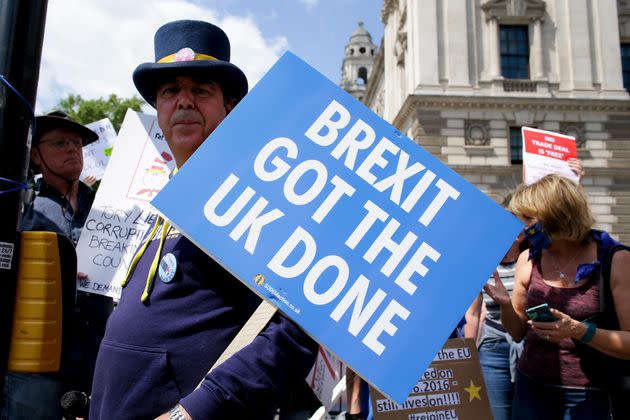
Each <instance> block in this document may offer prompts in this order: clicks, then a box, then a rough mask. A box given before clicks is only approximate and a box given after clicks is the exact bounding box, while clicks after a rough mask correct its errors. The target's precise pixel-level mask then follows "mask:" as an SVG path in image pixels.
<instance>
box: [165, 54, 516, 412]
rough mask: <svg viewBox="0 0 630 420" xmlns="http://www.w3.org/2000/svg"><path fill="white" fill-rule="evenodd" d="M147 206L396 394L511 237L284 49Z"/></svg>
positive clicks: (449, 177)
mask: <svg viewBox="0 0 630 420" xmlns="http://www.w3.org/2000/svg"><path fill="white" fill-rule="evenodd" d="M270 112H271V113H270ZM153 205H154V206H155V207H156V208H157V209H158V210H159V211H160V212H161V213H162V214H163V215H164V216H165V217H166V218H168V220H169V221H170V222H172V223H173V224H174V225H175V226H177V228H178V229H180V230H181V231H182V232H185V234H186V235H187V236H188V237H189V238H191V240H193V241H194V242H195V243H196V244H198V245H199V246H200V247H201V248H202V249H204V250H205V251H206V252H207V253H208V254H209V255H211V256H212V257H213V258H214V259H216V260H217V261H218V262H220V263H221V264H222V265H223V266H224V267H226V268H227V269H228V270H229V271H230V272H232V273H233V274H234V275H236V276H237V277H238V278H239V279H240V280H241V281H242V282H243V283H245V284H246V285H247V286H249V287H250V288H251V289H252V290H254V291H255V292H257V293H258V294H259V295H261V296H262V297H264V298H266V299H268V300H269V301H271V302H272V303H274V304H275V305H276V306H277V307H278V308H279V309H280V310H281V311H282V312H283V313H284V314H285V315H286V316H288V317H289V318H291V319H293V320H294V321H295V322H297V323H298V324H299V325H300V326H301V327H302V328H304V329H305V330H306V331H307V332H308V333H309V334H310V335H311V336H313V337H314V338H316V339H317V340H318V341H319V342H320V343H322V344H323V345H325V346H326V347H328V348H330V349H331V350H332V351H333V352H334V353H336V354H337V355H339V356H340V357H341V358H342V359H344V360H345V361H346V362H348V364H349V365H350V366H352V367H353V369H354V370H356V371H357V372H358V373H359V374H360V375H361V376H362V377H364V378H365V379H367V380H368V381H370V382H371V383H372V384H373V385H375V386H376V387H377V388H379V389H380V390H382V391H383V392H384V393H386V394H388V395H390V396H392V397H393V398H394V399H395V400H397V401H402V400H404V399H405V398H406V397H407V395H408V394H409V391H410V390H411V389H412V387H413V385H414V384H415V383H416V382H417V380H418V378H419V377H420V376H421V374H422V372H423V371H424V368H426V367H427V366H428V364H429V363H430V362H431V360H433V357H434V356H435V354H436V352H437V351H438V349H440V348H441V346H442V344H443V342H444V340H445V339H446V337H447V336H448V334H449V333H450V331H451V330H452V329H453V327H454V326H455V325H456V324H457V322H458V321H459V319H460V317H461V314H462V313H463V312H464V310H465V308H466V307H467V305H468V303H469V302H470V300H472V298H473V296H474V295H475V294H476V292H477V291H478V290H479V289H480V287H481V285H482V284H483V283H484V282H485V279H486V278H487V276H488V273H490V272H492V270H493V269H494V267H495V266H496V262H497V261H498V260H499V259H500V258H501V257H502V256H503V254H504V253H505V249H506V248H507V247H508V246H509V245H510V244H511V242H512V240H513V239H514V237H516V235H517V233H518V231H519V229H520V223H519V222H518V221H517V220H516V219H515V218H513V217H512V216H511V215H510V214H508V213H507V212H505V211H504V210H502V209H501V208H500V207H499V206H498V205H496V204H495V203H494V202H492V200H490V199H489V198H487V197H486V196H485V195H484V194H482V193H481V192H479V191H478V190H477V189H476V188H474V187H473V186H471V185H470V184H468V183H467V182H466V181H465V180H463V179H462V178H461V177H459V176H458V175H457V174H455V173H454V172H453V171H451V170H450V169H449V168H447V167H445V166H444V165H442V164H441V163H440V162H439V161H437V160H436V159H435V158H433V157H432V156H431V155H430V154H428V153H426V152H425V151H424V150H422V149H420V148H419V147H417V145H415V144H414V143H413V142H411V141H410V140H409V139H407V138H406V137H404V136H402V135H401V134H400V133H398V132H397V131H396V130H395V129H394V128H393V127H391V126H390V125H388V124H387V123H385V122H384V121H383V120H381V119H380V118H379V117H377V116H376V115H374V114H373V113H371V112H370V111H369V110H367V109H366V108H365V107H363V106H362V105H360V104H359V103H357V102H356V101H355V100H354V99H353V98H351V97H350V96H349V95H347V94H346V93H345V92H343V91H341V90H340V89H339V88H337V87H336V86H334V85H333V84H332V83H331V82H329V81H328V80H326V79H325V78H324V77H322V76H321V75H319V74H318V73H317V72H315V71H314V70H313V69H311V68H310V67H309V66H307V65H306V64H305V63H303V62H302V61H300V60H299V59H298V58H297V57H295V56H293V55H291V54H285V56H284V57H283V58H282V59H281V60H280V61H279V62H278V63H277V64H276V65H275V66H274V68H272V70H270V72H269V73H268V74H267V75H266V76H265V78H264V79H263V80H261V81H260V82H259V83H258V85H257V86H256V87H255V88H254V89H253V90H252V92H250V94H249V95H248V96H247V97H246V98H245V99H244V100H243V101H242V102H241V103H240V104H239V106H238V107H237V108H235V110H234V112H232V113H231V114H230V115H228V116H227V118H226V119H225V121H224V122H223V123H222V124H221V125H220V126H219V127H218V128H217V129H216V130H215V132H214V133H213V135H212V136H211V137H210V139H209V141H206V142H204V143H203V144H202V145H201V146H200V147H199V149H198V151H197V152H196V153H195V154H194V155H193V156H192V157H191V158H190V159H189V160H188V162H187V164H186V165H185V166H184V167H183V168H182V170H181V171H180V172H179V173H178V174H177V175H176V176H175V177H174V178H173V179H172V180H171V182H169V184H167V186H166V187H165V188H164V190H163V191H162V192H161V193H160V194H159V195H158V196H157V197H156V198H155V199H154V201H153ZM472 221H474V222H472ZM436 313H439V316H436Z"/></svg>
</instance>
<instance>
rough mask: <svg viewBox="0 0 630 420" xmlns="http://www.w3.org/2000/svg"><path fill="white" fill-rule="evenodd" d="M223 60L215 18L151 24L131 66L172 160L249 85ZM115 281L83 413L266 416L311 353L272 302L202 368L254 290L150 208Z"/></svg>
mask: <svg viewBox="0 0 630 420" xmlns="http://www.w3.org/2000/svg"><path fill="white" fill-rule="evenodd" d="M229 60H230V43H229V40H228V38H227V36H226V35H225V33H224V32H223V31H222V30H221V29H220V28H218V27H217V26H215V25H212V24H210V23H206V22H200V21H190V20H183V21H175V22H170V23H167V24H165V25H164V26H162V27H161V28H160V29H158V31H157V32H156V34H155V63H145V64H141V65H140V66H138V67H137V68H136V70H135V72H134V74H133V80H134V83H135V85H136V87H137V89H138V91H139V92H140V94H141V95H142V96H143V97H144V99H145V100H146V101H147V102H148V103H149V104H151V105H152V106H154V107H155V108H156V110H157V117H158V124H159V126H160V128H161V129H162V131H163V133H164V136H165V138H166V140H167V142H168V145H169V147H170V149H171V151H172V153H173V155H174V156H175V160H176V162H177V166H178V167H181V166H182V165H183V164H184V163H185V162H186V160H187V159H188V158H189V157H190V156H191V155H192V154H193V153H194V152H195V150H196V149H197V148H198V147H199V146H200V145H201V144H202V143H203V142H204V141H205V140H206V138H207V137H208V136H209V135H210V134H211V133H212V132H213V131H214V129H215V128H216V127H217V126H218V125H219V124H220V123H221V121H222V120H223V119H224V118H225V117H226V116H227V114H229V113H230V112H231V111H232V109H233V108H234V106H236V104H237V103H238V101H240V100H241V99H242V98H243V97H244V96H245V94H246V93H247V79H246V77H245V75H244V74H243V72H242V71H241V70H240V69H239V68H238V67H236V66H235V65H233V64H231V63H230V62H229ZM210 141H211V140H210ZM243 141H246V139H243ZM123 287H124V288H123V292H122V296H121V299H120V302H119V304H118V307H117V309H116V311H114V313H113V314H112V316H111V317H110V319H109V321H108V324H107V329H106V332H105V338H104V339H103V343H102V344H101V347H100V350H99V355H98V360H97V363H96V371H95V375H94V382H93V391H92V399H91V405H90V419H91V420H98V419H114V418H115V419H125V418H129V419H131V418H134V419H136V418H138V419H139V418H147V419H149V418H156V417H159V418H164V419H178V420H181V419H190V418H192V419H240V418H248V419H253V418H255V419H271V418H273V416H274V413H275V408H276V406H277V402H278V400H279V398H280V397H281V396H282V394H284V393H286V392H287V391H288V390H289V389H290V388H293V387H295V386H296V385H299V384H301V383H303V382H304V378H305V377H306V375H307V373H308V371H309V369H310V368H311V366H312V364H313V362H314V359H315V355H316V351H317V344H316V343H315V342H313V341H312V340H311V339H310V338H309V337H308V336H307V335H306V334H305V333H304V332H303V331H302V330H301V329H300V328H299V327H298V326H296V325H295V324H293V323H292V322H291V321H289V320H288V319H287V318H285V317H284V316H282V315H280V314H279V313H276V314H275V315H274V317H273V318H272V319H271V321H269V323H268V324H267V326H266V327H265V328H264V329H263V330H262V332H261V333H260V334H259V335H258V336H257V337H256V338H255V339H254V340H253V341H252V343H251V344H249V345H247V346H245V347H244V348H243V349H241V350H240V351H238V352H237V353H235V354H234V355H233V356H231V357H230V358H228V359H227V360H226V361H225V362H223V363H222V364H221V365H220V366H218V367H217V368H215V369H214V370H212V372H210V373H208V371H209V369H210V367H212V366H213V365H214V362H215V361H216V360H217V359H218V357H219V356H220V355H221V354H222V353H223V351H224V350H225V348H226V347H227V346H228V344H229V343H230V342H231V341H232V339H233V338H234V337H235V335H236V334H237V333H238V331H239V330H240V329H241V328H242V326H243V325H244V324H245V322H246V321H247V320H248V318H249V317H250V316H251V315H252V313H253V312H254V310H255V309H256V307H257V306H258V305H259V304H260V302H261V299H260V298H259V297H258V296H257V295H256V294H254V293H253V292H251V291H250V290H249V289H248V288H247V287H246V286H245V285H243V284H242V283H241V282H239V281H238V280H237V279H235V278H233V277H232V276H231V275H230V274H229V273H228V272H227V271H226V270H224V269H223V268H222V267H221V266H220V265H218V264H217V263H216V262H215V261H214V260H212V259H211V258H210V257H208V256H207V255H206V254H205V253H204V252H203V251H202V250H200V249H199V248H197V247H196V246H195V245H194V244H193V243H192V242H190V241H189V240H188V239H187V238H185V237H184V236H182V235H181V234H180V233H179V232H178V231H177V230H175V229H174V228H172V227H170V226H169V223H168V220H163V219H161V218H157V221H156V222H155V224H154V226H153V227H152V229H151V230H150V233H149V234H148V235H147V237H146V238H145V240H144V241H143V244H142V245H141V246H140V247H139V250H138V252H137V254H136V256H135V257H134V259H133V260H132V263H131V268H130V270H129V273H128V275H127V279H126V280H125V281H124V285H123Z"/></svg>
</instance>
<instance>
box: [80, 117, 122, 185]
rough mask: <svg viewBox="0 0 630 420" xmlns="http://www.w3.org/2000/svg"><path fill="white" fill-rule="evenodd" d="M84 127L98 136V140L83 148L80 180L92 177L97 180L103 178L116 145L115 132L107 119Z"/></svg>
mask: <svg viewBox="0 0 630 420" xmlns="http://www.w3.org/2000/svg"><path fill="white" fill-rule="evenodd" d="M86 127H87V128H89V129H90V130H92V131H94V132H95V133H96V134H98V140H96V141H95V142H94V143H90V144H88V145H87V146H85V147H84V148H83V171H81V176H80V179H81V180H82V181H83V180H85V178H87V177H88V176H93V177H95V178H96V179H97V180H98V179H101V178H102V177H103V174H104V173H105V168H107V164H108V163H109V157H110V156H111V154H112V148H113V147H114V143H116V130H114V126H113V125H112V122H111V121H110V120H109V118H103V119H102V120H98V121H95V122H93V123H90V124H87V125H86Z"/></svg>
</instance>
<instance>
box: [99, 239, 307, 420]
mask: <svg viewBox="0 0 630 420" xmlns="http://www.w3.org/2000/svg"><path fill="white" fill-rule="evenodd" d="M159 236H160V235H159V234H156V235H155V238H159ZM158 243H159V240H158V239H154V240H152V241H151V243H150V244H149V246H148V248H147V249H146V251H145V252H144V254H143V255H142V257H141V259H140V261H139V262H138V265H137V266H136V268H135V270H134V273H133V276H132V277H131V278H130V279H129V282H128V283H127V285H126V287H125V288H124V289H123V293H122V297H121V299H120V302H119V304H118V307H117V309H116V310H115V311H114V313H113V314H112V316H111V317H110V319H109V321H108V324H107V329H106V332H105V338H104V340H103V343H102V345H101V348H100V350H99V355H98V359H97V363H96V373H95V375H94V383H93V388H92V402H91V407H90V419H91V420H99V419H113V418H115V419H132V418H133V419H144V418H146V419H149V418H151V419H152V418H155V417H157V416H158V415H160V414H162V413H164V412H167V411H168V410H169V409H170V408H171V407H173V406H174V405H175V404H177V403H178V402H179V403H181V404H182V406H183V407H184V408H185V409H186V410H187V411H188V413H189V414H190V415H191V416H192V418H193V419H195V420H196V419H239V418H256V419H271V418H273V416H274V413H275V407H276V406H277V401H278V400H279V398H280V397H281V395H282V394H283V393H286V392H288V391H289V390H290V389H291V387H294V386H295V385H296V384H299V383H300V381H304V379H305V377H306V375H307V374H308V371H309V369H310V368H311V366H312V364H313V362H314V360H315V356H316V352H317V348H318V345H317V344H316V343H315V342H314V341H313V340H312V339H310V338H309V337H308V336H307V335H306V334H305V333H304V332H303V331H302V330H301V329H300V328H299V327H298V326H297V325H295V324H294V323H293V322H291V321H290V320H289V319H287V318H286V317H284V316H283V315H281V314H280V313H276V314H275V315H274V316H273V318H272V319H271V321H270V322H269V323H268V325H267V326H266V327H265V328H264V329H263V331H262V332H261V333H260V334H259V335H258V336H257V337H256V338H255V339H254V341H253V342H252V343H251V344H249V345H248V346H246V347H245V348H243V349H242V350H240V351H239V352H238V353H236V354H234V355H233V356H232V357H230V358H229V359H228V360H226V361H225V362H224V363H223V364H221V365H220V366H219V367H217V368H216V369H214V370H213V371H212V373H210V374H208V375H207V376H206V374H207V372H208V370H209V369H210V367H211V366H212V365H213V364H214V362H215V361H216V360H217V359H218V357H219V356H220V355H221V353H222V352H223V350H224V349H225V348H226V347H227V345H228V344H229V343H230V342H231V340H232V339H233V338H234V336H235V335H236V334H237V333H238V331H239V330H240V329H241V327H242V326H243V325H244V324H245V322H246V321H247V320H248V319H249V317H250V316H251V315H252V313H253V312H254V310H255V309H256V308H257V307H258V305H259V304H260V302H261V299H260V298H259V297H258V296H257V295H256V294H255V293H253V292H252V291H250V290H249V289H248V288H247V287H246V286H245V285H243V284H242V283H241V282H240V281H238V280H237V279H235V278H233V277H232V275H230V274H229V273H228V272H227V271H226V270H224V269H223V268H222V267H221V266H220V265H219V264H218V263H216V262H215V261H214V260H212V259H211V258H210V257H208V256H207V255H206V254H205V253H204V252H203V251H201V250H200V249H199V248H197V247H196V246H195V245H194V244H193V243H192V242H190V241H189V240H188V239H187V238H185V237H184V236H182V235H181V234H179V233H177V232H175V233H173V231H171V233H170V234H169V235H168V236H167V238H166V240H165V242H164V248H163V250H162V253H161V256H164V255H166V254H167V253H171V254H173V255H174V256H175V258H176V260H177V268H176V273H175V277H174V278H173V279H172V280H171V281H170V282H168V283H165V282H163V281H160V278H159V275H158V274H156V275H155V279H154V281H153V285H152V286H151V291H150V294H149V299H148V301H146V302H145V303H142V302H141V300H140V297H141V295H142V292H143V290H144V287H145V284H146V280H147V273H148V272H149V268H150V265H151V262H152V260H153V257H154V255H155V253H156V250H157V247H158ZM204 376H205V379H204ZM202 380H203V382H202V383H201V386H200V387H199V388H198V389H196V388H197V385H198V384H199V383H200V382H201V381H202Z"/></svg>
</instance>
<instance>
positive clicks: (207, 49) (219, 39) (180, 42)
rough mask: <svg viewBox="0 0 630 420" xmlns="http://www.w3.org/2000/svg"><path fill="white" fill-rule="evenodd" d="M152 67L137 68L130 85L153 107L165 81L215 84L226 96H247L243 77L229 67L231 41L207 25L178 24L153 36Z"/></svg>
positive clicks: (141, 66) (166, 25)
mask: <svg viewBox="0 0 630 420" xmlns="http://www.w3.org/2000/svg"><path fill="white" fill-rule="evenodd" d="M154 44H155V63H144V64H140V65H139V66H138V67H137V68H136V70H135V71H134V72H133V82H134V83H135V85H136V88H137V89H138V92H140V95H142V97H143V98H144V99H145V100H146V101H147V102H148V103H149V104H151V105H153V106H155V96H156V93H157V88H158V86H159V85H160V84H161V83H163V82H164V81H165V80H166V79H168V78H174V77H175V76H181V75H189V76H193V77H200V78H202V79H208V80H212V81H215V82H217V83H218V84H219V85H220V86H221V88H222V89H223V93H224V95H226V96H232V97H234V98H236V99H237V100H241V99H242V98H243V96H245V95H246V94H247V78H246V77H245V74H244V73H243V72H242V71H241V69H239V68H238V67H236V66H235V65H234V64H232V63H230V40H229V39H228V37H227V35H226V34H225V32H223V30H222V29H221V28H219V27H218V26H215V25H213V24H211V23H208V22H202V21H197V20H178V21H175V22H169V23H167V24H165V25H163V26H162V27H160V28H159V29H158V30H157V32H156V33H155V37H154Z"/></svg>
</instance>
